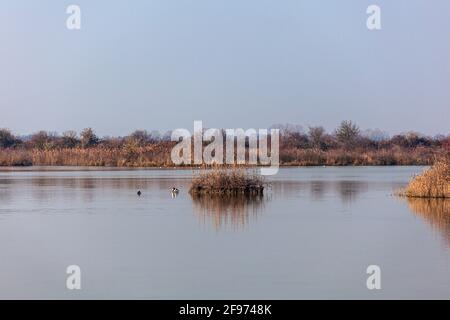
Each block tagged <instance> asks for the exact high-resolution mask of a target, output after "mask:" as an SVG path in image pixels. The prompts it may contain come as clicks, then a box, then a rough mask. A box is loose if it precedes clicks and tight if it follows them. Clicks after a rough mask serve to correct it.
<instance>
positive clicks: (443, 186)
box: [401, 158, 450, 198]
mask: <svg viewBox="0 0 450 320" xmlns="http://www.w3.org/2000/svg"><path fill="white" fill-rule="evenodd" d="M401 195H404V196H406V197H415V198H450V160H449V159H448V158H447V159H446V160H441V161H439V162H437V163H436V164H435V165H433V166H432V167H431V168H429V169H427V170H425V171H424V172H423V173H422V174H421V175H419V176H416V177H414V178H413V179H412V180H411V182H410V183H409V185H408V186H407V187H406V189H405V190H403V191H402V192H401Z"/></svg>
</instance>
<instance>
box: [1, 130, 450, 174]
mask: <svg viewBox="0 0 450 320" xmlns="http://www.w3.org/2000/svg"><path fill="white" fill-rule="evenodd" d="M276 127H277V128H279V129H280V162H281V164H283V165H302V166H307V165H311V166H313V165H429V164H432V163H434V161H435V160H436V158H442V157H448V156H449V153H450V135H447V136H445V135H439V136H435V137H428V136H425V135H422V134H419V133H415V132H408V133H405V134H397V135H394V136H392V137H389V136H388V135H387V134H385V133H383V132H381V131H379V130H375V131H364V132H362V131H361V130H360V128H359V127H358V126H357V125H356V124H354V123H352V122H351V121H343V122H342V123H341V124H340V125H339V126H338V128H336V130H334V131H333V132H331V133H329V132H326V130H325V129H324V128H323V127H309V128H308V129H307V130H302V129H301V128H300V127H296V126H290V125H287V126H276ZM175 143H176V142H172V141H170V134H167V133H166V134H165V135H160V134H159V133H157V132H155V131H153V132H151V133H149V132H148V131H146V130H137V131H135V132H133V133H132V134H130V135H128V136H125V137H98V136H97V135H96V134H95V132H94V130H93V129H91V128H87V129H84V130H83V131H82V132H81V133H80V134H78V133H77V132H75V131H66V132H64V133H63V134H57V133H51V132H47V131H39V132H37V133H35V134H33V135H31V136H28V137H20V136H17V135H14V134H13V133H12V132H11V131H10V130H8V129H0V166H29V165H61V166H113V167H122V166H123V167H156V166H158V167H160V166H164V167H168V166H172V165H173V164H172V161H171V159H170V152H171V149H172V147H173V146H174V145H175Z"/></svg>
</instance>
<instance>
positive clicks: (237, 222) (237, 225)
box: [192, 195, 267, 231]
mask: <svg viewBox="0 0 450 320" xmlns="http://www.w3.org/2000/svg"><path fill="white" fill-rule="evenodd" d="M266 200H267V197H266V196H264V195H234V196H225V195H223V196H221V195H212V196H211V195H192V201H193V203H194V209H195V212H196V213H197V214H198V215H199V217H200V219H201V221H202V222H203V223H206V222H207V221H209V222H210V223H212V224H213V226H214V228H215V229H216V231H217V230H219V229H221V228H223V227H227V226H231V227H232V229H235V230H241V229H245V227H246V226H247V225H248V223H249V221H250V220H251V219H256V218H257V216H258V214H259V213H260V212H261V211H262V209H263V208H264V203H265V201H266Z"/></svg>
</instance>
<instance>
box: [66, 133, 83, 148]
mask: <svg viewBox="0 0 450 320" xmlns="http://www.w3.org/2000/svg"><path fill="white" fill-rule="evenodd" d="M78 143H80V140H79V139H78V137H77V132H76V131H73V130H68V131H65V132H63V135H62V144H63V146H64V147H65V148H74V147H76V146H77V145H78Z"/></svg>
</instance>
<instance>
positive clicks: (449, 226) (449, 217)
mask: <svg viewBox="0 0 450 320" xmlns="http://www.w3.org/2000/svg"><path fill="white" fill-rule="evenodd" d="M407 201H408V205H409V208H410V209H411V211H412V212H413V213H415V214H416V215H418V216H419V217H421V218H423V219H424V220H425V221H427V222H428V223H429V224H430V225H431V226H432V227H433V229H435V230H436V231H438V232H439V233H441V234H442V236H443V237H444V239H445V240H446V243H447V246H449V247H450V199H423V198H408V199H407Z"/></svg>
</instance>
